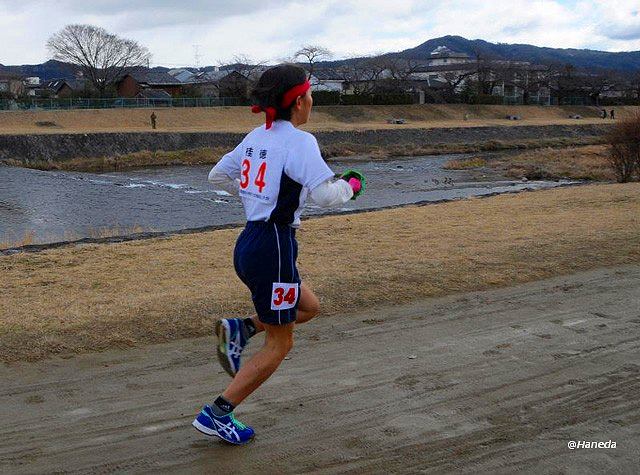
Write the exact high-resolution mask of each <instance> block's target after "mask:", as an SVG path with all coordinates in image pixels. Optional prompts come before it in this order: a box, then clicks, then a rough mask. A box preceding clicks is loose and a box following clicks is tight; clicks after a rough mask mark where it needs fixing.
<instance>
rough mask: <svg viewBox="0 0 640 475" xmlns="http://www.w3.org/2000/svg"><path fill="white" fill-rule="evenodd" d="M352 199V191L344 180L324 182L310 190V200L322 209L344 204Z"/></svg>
mask: <svg viewBox="0 0 640 475" xmlns="http://www.w3.org/2000/svg"><path fill="white" fill-rule="evenodd" d="M352 197H353V189H352V188H351V185H349V183H347V182H346V181H345V180H337V181H334V182H332V181H331V180H326V181H323V182H322V183H320V184H319V185H318V186H316V187H315V188H314V189H313V190H311V199H312V200H313V201H314V202H315V203H316V204H318V205H319V206H322V207H323V208H330V207H332V206H338V205H342V204H345V203H346V202H347V201H349V200H350V199H351V198H352Z"/></svg>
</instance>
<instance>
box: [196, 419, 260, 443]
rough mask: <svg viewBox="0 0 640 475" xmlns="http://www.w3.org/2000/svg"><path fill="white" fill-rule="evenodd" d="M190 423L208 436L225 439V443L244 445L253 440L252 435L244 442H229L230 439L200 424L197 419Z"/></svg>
mask: <svg viewBox="0 0 640 475" xmlns="http://www.w3.org/2000/svg"><path fill="white" fill-rule="evenodd" d="M191 425H192V426H193V427H194V428H195V429H196V430H197V431H198V432H200V433H202V434H204V435H208V436H209V437H217V438H218V439H220V440H223V441H225V442H226V443H227V444H232V445H244V444H248V443H249V442H251V441H252V440H253V436H252V437H251V438H250V439H249V440H247V441H246V442H231V441H230V440H227V439H225V438H224V437H222V436H221V435H220V434H218V433H217V432H216V431H214V430H211V429H209V428H208V427H207V426H205V425H202V424H200V423H199V422H198V419H197V418H196V419H194V420H193V422H192V423H191Z"/></svg>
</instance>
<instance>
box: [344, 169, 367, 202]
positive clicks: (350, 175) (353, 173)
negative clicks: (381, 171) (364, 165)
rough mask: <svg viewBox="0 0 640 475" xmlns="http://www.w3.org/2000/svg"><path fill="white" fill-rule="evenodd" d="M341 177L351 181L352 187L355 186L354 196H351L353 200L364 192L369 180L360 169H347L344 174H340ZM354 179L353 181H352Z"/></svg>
mask: <svg viewBox="0 0 640 475" xmlns="http://www.w3.org/2000/svg"><path fill="white" fill-rule="evenodd" d="M340 178H342V179H343V180H344V181H346V182H347V183H349V185H351V188H353V197H352V198H351V199H352V200H355V199H356V198H357V197H358V196H360V195H361V194H362V193H364V190H365V188H366V186H367V180H366V179H365V178H364V175H363V174H362V173H360V172H359V171H357V170H347V171H346V172H344V173H343V174H342V175H340ZM352 179H353V181H350V180H352ZM356 180H357V182H356ZM358 185H359V187H358Z"/></svg>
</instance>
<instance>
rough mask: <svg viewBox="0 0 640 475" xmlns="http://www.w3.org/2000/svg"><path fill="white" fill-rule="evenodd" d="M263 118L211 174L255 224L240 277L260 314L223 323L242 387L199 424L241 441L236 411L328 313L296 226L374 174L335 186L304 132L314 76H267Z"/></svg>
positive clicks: (223, 357)
mask: <svg viewBox="0 0 640 475" xmlns="http://www.w3.org/2000/svg"><path fill="white" fill-rule="evenodd" d="M252 100H253V101H254V103H255V104H256V105H254V106H253V107H252V111H253V112H254V113H259V112H264V113H265V114H266V124H265V125H263V126H260V127H258V128H256V129H254V130H253V131H252V132H250V133H249V134H248V135H247V136H246V137H245V138H244V140H242V142H241V143H240V144H239V145H238V146H237V147H236V148H235V149H234V150H233V151H232V152H230V153H228V154H227V155H225V156H224V157H222V159H221V160H220V162H218V164H217V165H216V166H215V167H213V169H212V170H211V172H210V173H209V181H210V182H211V183H213V184H214V185H216V186H218V187H220V188H222V189H225V190H226V191H229V192H233V193H238V194H239V195H240V198H241V199H242V204H243V205H244V209H245V214H246V218H247V224H246V227H245V229H244V230H243V231H242V233H241V234H240V236H239V237H238V240H237V242H236V247H235V250H234V256H233V262H234V266H235V270H236V273H237V274H238V277H239V278H240V280H242V282H244V283H245V285H246V286H247V287H248V288H249V289H250V291H251V298H252V300H253V304H254V307H255V309H256V315H255V316H253V317H248V318H245V319H241V318H230V319H224V320H220V321H218V322H217V323H216V327H215V330H216V335H217V336H218V347H217V352H218V359H219V360H220V363H221V364H222V367H223V368H224V369H225V370H226V371H227V373H229V374H230V375H231V376H232V377H233V380H232V381H231V383H230V384H229V386H227V388H226V389H225V390H224V391H223V392H222V394H220V395H219V396H218V397H217V398H216V399H215V401H214V402H213V404H211V405H205V406H204V408H203V409H202V411H201V412H200V414H199V415H198V416H197V417H196V419H195V420H194V421H193V426H194V427H195V428H196V429H197V430H199V431H200V432H202V433H204V434H206V435H210V436H217V437H220V438H221V439H223V440H226V441H227V442H230V443H232V444H244V443H246V442H248V441H249V440H250V439H251V438H252V437H253V435H254V431H253V429H252V428H251V427H248V426H245V425H244V424H242V423H241V422H239V421H238V420H236V419H235V417H234V415H233V411H234V409H235V408H236V407H237V406H238V404H240V403H241V402H242V401H243V400H244V399H245V398H246V397H247V396H249V395H250V394H251V393H253V392H254V391H255V390H256V389H257V388H258V387H259V386H260V385H261V384H262V383H263V382H264V381H266V380H267V379H268V378H269V377H270V376H271V374H273V372H274V371H275V370H276V369H277V368H278V366H279V365H280V363H281V362H282V360H283V359H284V358H285V356H286V355H287V353H288V352H289V350H290V349H291V347H292V346H293V329H294V323H305V322H307V321H309V320H311V319H312V318H313V317H315V316H316V315H318V313H319V309H320V302H319V301H318V298H317V297H316V296H315V294H314V293H313V292H312V291H311V289H310V288H309V287H307V286H306V285H304V284H302V283H301V279H300V275H299V274H298V269H297V268H296V259H297V257H298V243H297V242H296V239H295V234H296V228H298V227H299V226H300V214H301V212H302V208H303V206H304V203H305V201H306V199H307V197H310V198H311V199H312V200H313V201H314V202H315V203H317V204H318V205H320V206H323V207H331V206H338V205H341V204H344V203H346V202H347V201H349V200H350V199H355V198H356V197H357V196H359V195H360V194H362V193H363V192H364V187H365V180H364V177H363V176H362V175H361V174H360V173H358V172H356V171H353V170H349V171H347V172H345V173H344V174H343V175H342V176H341V179H339V180H334V177H335V175H334V173H333V172H332V171H331V169H330V168H329V167H328V166H327V164H326V163H325V162H324V160H323V159H322V156H321V155H320V149H319V147H318V142H317V141H316V139H315V137H314V136H313V135H311V134H310V133H307V132H304V131H301V130H299V129H298V127H299V126H300V125H302V124H305V123H306V122H307V121H308V120H309V116H310V114H311V108H312V105H313V99H312V97H311V84H310V83H309V81H308V80H307V74H306V71H305V70H304V69H302V68H300V67H298V66H296V65H292V64H283V65H279V66H275V67H273V68H270V69H268V70H267V71H265V72H264V73H263V74H262V76H261V77H260V79H259V81H258V83H257V85H256V87H255V89H254V90H253V92H252ZM262 331H264V332H265V342H264V346H263V347H262V348H261V349H260V350H259V351H258V352H257V353H256V354H255V355H254V356H253V357H252V358H251V359H250V360H249V361H247V362H246V363H244V364H242V365H241V355H242V350H243V349H244V348H245V347H246V345H247V343H248V341H249V339H250V338H251V337H253V336H254V335H256V334H257V333H259V332H262Z"/></svg>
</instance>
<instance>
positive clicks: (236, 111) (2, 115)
mask: <svg viewBox="0 0 640 475" xmlns="http://www.w3.org/2000/svg"><path fill="white" fill-rule="evenodd" d="M639 109H640V108H638V107H636V106H626V107H622V106H621V107H615V110H616V114H617V118H623V117H626V116H629V115H631V114H633V113H634V112H636V111H638V110H639ZM150 114H151V109H124V110H123V109H103V110H72V111H38V112H33V111H26V112H25V111H8V112H0V134H22V133H26V134H47V133H55V134H59V133H90V132H127V131H128V132H139V131H149V132H152V130H151V126H150V123H149V120H150V119H149V116H150ZM575 114H578V115H580V116H581V117H582V119H579V120H577V119H571V118H569V116H570V115H575ZM156 115H157V116H158V129H157V132H203V131H210V132H246V131H247V130H250V129H251V128H253V127H256V126H257V125H259V124H261V123H262V122H263V121H264V116H263V115H257V114H251V113H250V111H249V108H248V107H212V108H204V107H200V108H170V109H156ZM465 115H467V117H468V120H464V117H465ZM507 115H517V116H520V117H521V119H522V120H518V121H511V120H506V119H505V117H506V116H507ZM599 115H600V108H598V107H581V106H563V107H556V106H551V107H542V106H497V105H496V106H493V105H476V106H474V105H468V104H426V105H400V106H317V107H315V108H314V110H313V115H312V118H311V122H310V123H309V124H308V125H305V126H304V127H303V128H304V129H305V130H308V131H310V132H319V131H330V130H345V131H348V130H372V129H386V128H391V129H398V128H417V127H418V128H419V127H425V128H430V127H478V126H496V125H503V126H518V125H576V124H592V123H595V124H602V123H611V122H612V121H611V120H610V119H607V120H603V119H601V118H600V116H599ZM389 118H404V119H405V120H406V121H407V123H406V124H404V125H390V124H387V119H389ZM38 123H40V124H41V125H38Z"/></svg>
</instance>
